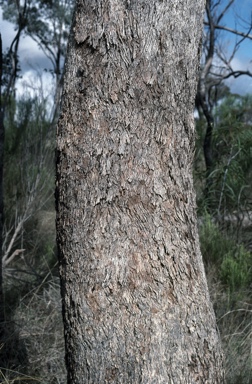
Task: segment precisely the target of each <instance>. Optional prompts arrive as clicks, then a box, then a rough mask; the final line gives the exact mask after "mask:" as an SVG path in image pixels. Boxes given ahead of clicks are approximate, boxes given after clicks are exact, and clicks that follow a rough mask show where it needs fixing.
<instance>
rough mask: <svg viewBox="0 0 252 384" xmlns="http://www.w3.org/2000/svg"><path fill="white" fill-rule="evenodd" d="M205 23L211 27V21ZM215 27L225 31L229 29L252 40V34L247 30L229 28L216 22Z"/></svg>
mask: <svg viewBox="0 0 252 384" xmlns="http://www.w3.org/2000/svg"><path fill="white" fill-rule="evenodd" d="M204 25H206V26H208V27H210V23H209V22H206V21H204ZM214 28H215V29H221V30H223V31H227V32H230V33H233V34H235V35H237V36H242V37H245V38H246V39H250V40H252V35H251V34H249V33H245V32H241V31H237V30H236V29H232V28H228V27H225V26H224V25H217V24H216V25H214ZM249 31H251V28H250V30H249Z"/></svg>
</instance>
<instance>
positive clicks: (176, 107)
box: [56, 0, 223, 384]
mask: <svg viewBox="0 0 252 384" xmlns="http://www.w3.org/2000/svg"><path fill="white" fill-rule="evenodd" d="M203 8H204V2H203V1H198V0H190V1H189V0H185V1H178V0H175V1H168V0H166V1H157V0H148V1H143V0H138V1H134V0H131V1H130V0H129V1H123V0H101V1H95V0H89V1H88V0H79V1H77V4H76V10H75V15H74V22H73V28H72V32H71V37H70V43H69V50H68V55H67V62H66V68H65V77H64V87H63V99H62V109H61V114H60V119H59V123H58V132H57V188H56V207H57V242H58V248H59V262H60V275H61V289H62V298H63V318H64V326H65V340H66V364H67V369H68V383H71V384H72V383H75V384H77V383H78V384H80V383H83V384H84V383H85V384H86V383H94V384H98V383H102V384H104V383H143V384H145V383H150V384H154V383H163V384H167V383H175V384H179V383H204V384H205V383H215V384H217V383H222V382H223V371H222V354H221V348H220V342H219V337H218V332H217V329H216V322H215V317H214V313H213V309H212V307H211V304H210V299H209V295H208V290H207V285H206V279H205V275H204V269H203V264H202V258H201V254H200V249H199V240H198V234H197V221H196V213H195V195H194V191H193V182H192V170H191V165H192V161H193V141H194V121H193V105H194V98H195V92H196V76H197V71H198V63H199V54H200V49H199V41H200V35H201V24H202V14H203Z"/></svg>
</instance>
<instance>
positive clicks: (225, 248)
mask: <svg viewBox="0 0 252 384" xmlns="http://www.w3.org/2000/svg"><path fill="white" fill-rule="evenodd" d="M201 221H202V223H201V225H200V228H199V235H200V245H201V252H202V255H203V258H204V261H205V263H206V264H208V263H217V264H220V263H221V262H222V260H223V256H224V255H226V254H227V253H228V252H229V251H230V249H233V247H234V244H232V242H230V239H229V238H228V236H226V235H224V234H223V233H222V232H221V231H220V229H219V227H218V226H217V225H216V224H215V223H214V222H213V219H212V217H211V216H210V215H209V214H207V213H206V214H205V216H204V217H203V219H201Z"/></svg>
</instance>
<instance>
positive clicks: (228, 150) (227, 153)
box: [195, 95, 252, 214]
mask: <svg viewBox="0 0 252 384" xmlns="http://www.w3.org/2000/svg"><path fill="white" fill-rule="evenodd" d="M214 118H215V126H214V131H213V140H212V152H213V159H214V166H213V168H212V170H211V172H210V174H209V176H208V180H207V188H208V193H207V200H206V199H205V197H206V195H205V194H204V188H205V185H206V184H205V180H206V173H205V165H204V160H203V150H202V147H203V138H204V120H203V119H199V120H198V121H197V132H198V140H197V147H196V155H197V156H196V161H195V179H196V188H197V189H198V197H199V199H198V202H199V209H201V210H202V209H203V210H204V209H205V207H208V208H209V207H210V208H211V212H217V213H218V214H223V213H226V212H228V211H229V212H230V211H233V210H235V209H240V208H242V207H244V206H247V204H248V203H249V201H251V197H250V195H249V189H250V188H249V187H251V177H250V176H251V171H252V129H251V125H252V96H251V95H247V96H237V95H228V96H227V97H225V98H224V99H222V101H221V102H220V103H219V105H217V106H216V107H215V113H214Z"/></svg>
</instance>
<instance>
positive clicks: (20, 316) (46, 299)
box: [0, 278, 66, 384]
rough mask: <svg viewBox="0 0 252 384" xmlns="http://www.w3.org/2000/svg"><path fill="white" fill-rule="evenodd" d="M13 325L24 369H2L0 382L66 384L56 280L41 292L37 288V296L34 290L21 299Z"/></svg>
mask: <svg viewBox="0 0 252 384" xmlns="http://www.w3.org/2000/svg"><path fill="white" fill-rule="evenodd" d="M14 324H15V332H16V334H18V336H19V343H21V344H22V346H23V351H24V353H25V361H24V363H25V367H24V366H23V367H21V366H20V367H18V366H17V369H11V366H9V367H8V369H6V370H3V369H2V371H1V376H2V377H1V378H0V382H3V383H8V384H10V383H15V384H16V383H24V382H25V383H26V382H27V383H38V382H39V383H44V384H56V383H57V384H63V383H66V369H65V364H64V355H65V352H64V337H63V323H62V316H61V299H60V289H59V281H58V279H57V278H53V279H52V280H51V281H50V282H49V283H46V285H45V286H44V287H43V288H42V287H40V290H39V292H38V289H36V290H35V292H32V293H30V294H28V295H26V296H25V297H24V298H23V299H22V301H21V302H20V304H19V306H18V307H17V309H16V311H15V316H14ZM12 347H13V346H12ZM20 372H21V373H20ZM23 372H25V373H23ZM26 373H28V375H27V374H26Z"/></svg>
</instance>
